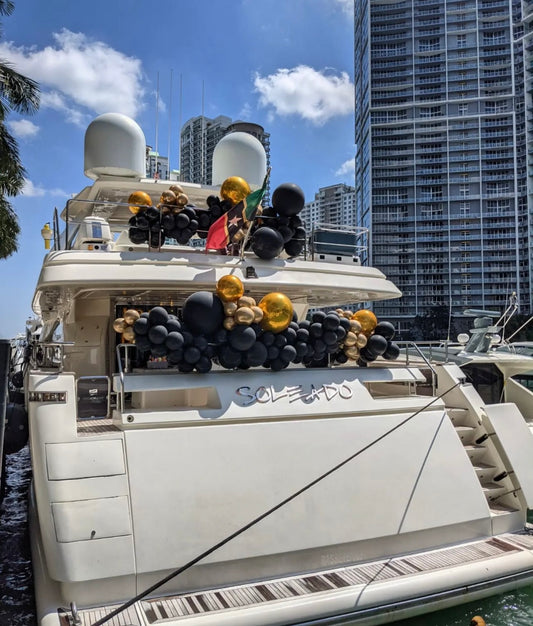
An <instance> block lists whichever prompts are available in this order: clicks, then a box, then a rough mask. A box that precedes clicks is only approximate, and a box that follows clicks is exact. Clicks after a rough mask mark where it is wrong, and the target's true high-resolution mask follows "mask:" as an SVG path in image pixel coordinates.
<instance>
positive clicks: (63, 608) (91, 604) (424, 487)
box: [23, 114, 533, 626]
mask: <svg viewBox="0 0 533 626" xmlns="http://www.w3.org/2000/svg"><path fill="white" fill-rule="evenodd" d="M144 158H145V141H144V135H143V134H142V131H141V129H140V128H139V127H138V126H137V124H136V123H135V122H133V121H132V120H130V119H128V118H126V117H124V116H121V115H118V114H104V115H103V116H100V117H99V118H97V119H96V120H94V121H93V122H92V123H91V125H90V126H89V128H88V129H87V132H86V136H85V171H86V174H87V175H88V176H89V177H90V178H91V179H92V180H93V182H92V184H90V185H89V186H87V187H86V188H85V189H83V190H82V191H81V192H80V193H79V194H78V195H77V196H76V197H74V198H73V199H71V200H69V201H68V203H67V206H66V207H65V209H64V211H63V212H62V214H61V218H62V219H63V220H64V223H65V227H64V230H63V231H62V232H60V228H59V216H58V215H57V214H54V216H53V219H52V220H51V226H49V227H45V228H44V229H43V236H44V237H45V241H46V242H47V244H48V245H49V246H50V249H49V250H48V252H47V254H46V256H45V258H44V261H43V264H42V269H41V272H40V275H39V278H38V281H37V285H36V289H35V295H34V299H33V310H34V312H35V315H36V316H37V317H38V318H39V320H40V333H39V336H38V337H37V338H35V339H34V340H33V341H32V343H31V349H30V350H29V362H28V363H27V366H26V367H25V368H24V372H25V378H24V385H23V387H24V395H25V403H26V408H27V412H28V419H29V430H30V439H29V445H30V449H31V459H32V466H33V482H32V487H31V494H30V511H29V523H30V535H31V544H32V559H33V569H34V580H35V594H36V605H37V618H38V623H39V625H40V626H73V625H78V626H79V625H83V626H99V625H100V624H113V625H118V624H123V625H130V626H133V625H135V626H148V625H156V626H158V625H160V626H189V625H190V626H209V625H215V624H216V625H217V626H223V625H225V624H228V625H229V624H231V625H232V626H273V625H276V626H285V625H286V626H288V625H289V624H290V625H293V626H294V625H300V626H303V625H304V624H305V625H311V624H316V625H318V624H320V625H326V624H360V625H363V624H364V625H367V626H368V625H375V624H386V623H391V622H394V621H396V620H399V619H403V618H406V617H410V616H415V615H419V614H422V613H428V612H430V611H433V610H439V609H442V608H445V607H448V606H452V605H456V604H460V603H464V602H469V601H472V600H478V599H480V598H484V597H487V596H490V595H492V594H496V593H500V592H504V591H506V590H509V589H515V588H517V587H518V586H521V585H526V584H531V581H532V580H533V534H531V532H530V529H529V526H528V520H527V513H528V508H533V474H532V472H531V458H533V437H532V435H531V433H530V432H529V430H528V428H527V425H526V423H525V420H524V416H523V415H522V414H521V412H520V410H519V408H518V407H517V406H516V404H513V403H512V402H504V403H501V402H497V403H493V402H486V401H485V400H483V399H482V397H481V396H480V394H479V393H478V392H477V391H476V389H475V388H474V386H473V385H472V384H471V383H470V382H469V381H468V380H467V377H466V375H465V372H464V371H463V370H462V369H461V368H460V367H459V366H458V365H457V364H455V363H452V362H442V363H436V364H434V365H432V366H431V367H432V369H431V374H430V375H428V374H427V368H426V367H425V365H424V368H421V367H418V366H416V365H413V364H405V363H400V362H398V361H395V360H394V357H395V356H396V354H397V353H396V352H395V350H394V349H392V350H389V357H390V358H384V357H385V356H386V354H387V353H386V352H383V350H382V351H381V353H382V354H383V356H380V357H379V358H377V359H376V360H374V361H373V362H372V363H370V364H368V362H365V361H364V359H361V358H360V357H359V358H357V352H358V351H357V349H353V348H355V347H356V346H355V344H354V343H353V341H350V342H348V341H347V339H346V338H347V337H348V334H349V332H351V330H350V329H352V330H354V333H352V334H354V335H355V330H358V331H361V332H360V333H359V334H357V335H356V336H357V341H358V342H359V343H358V344H357V346H359V347H361V348H364V347H365V346H362V344H364V343H365V342H367V341H368V342H370V341H371V337H372V336H374V337H376V336H378V335H377V326H375V325H372V324H371V325H370V327H368V328H367V330H366V334H365V333H364V332H363V331H364V324H362V323H359V327H358V329H357V324H353V323H352V322H353V321H354V320H355V321H356V322H357V319H358V318H357V317H356V315H357V313H358V311H359V310H361V311H363V312H364V315H363V318H364V319H363V321H364V320H371V317H372V314H371V312H369V311H368V307H367V306H366V305H365V303H368V302H372V301H378V300H383V299H391V298H398V297H400V296H401V293H400V291H399V290H398V289H397V288H396V287H395V285H393V284H392V283H391V282H390V281H389V280H387V278H386V277H385V276H384V275H383V273H382V272H380V271H379V270H378V269H376V268H373V267H365V266H363V265H361V263H360V262H359V257H358V255H357V254H347V253H346V252H347V251H346V249H345V248H346V246H347V241H346V238H345V237H344V238H343V243H342V245H343V250H342V253H341V254H337V255H336V254H335V253H333V254H330V252H331V250H329V249H325V250H324V249H321V248H320V247H318V248H317V247H316V246H314V242H313V240H312V238H311V241H310V242H308V241H306V242H305V246H304V248H303V250H302V251H301V254H297V255H288V254H286V253H280V254H278V255H276V256H274V257H273V258H265V256H267V255H265V254H263V253H262V252H260V250H259V248H256V250H255V251H254V247H253V245H252V246H249V245H248V246H247V245H244V243H243V245H241V247H240V249H239V250H237V253H236V254H222V253H220V250H219V251H218V252H216V251H215V252H213V251H212V250H209V249H208V250H206V249H204V248H202V247H201V246H200V245H198V244H201V243H202V240H199V239H197V238H194V237H193V238H191V240H190V241H189V242H187V243H184V244H181V243H178V241H177V240H176V239H175V238H172V237H171V238H164V240H163V241H162V242H161V241H159V243H158V242H156V245H152V244H153V243H154V242H153V240H150V241H149V242H144V243H143V242H140V243H139V242H138V243H134V242H133V239H135V240H136V241H138V238H137V236H133V235H134V233H132V230H131V229H132V220H133V218H132V210H131V209H130V207H131V206H132V204H131V200H130V198H131V197H132V193H138V192H143V193H144V194H148V196H150V201H151V203H152V204H153V206H154V207H155V205H156V204H157V203H160V201H161V198H162V197H163V191H165V190H167V189H169V187H170V186H171V183H170V182H169V181H161V180H146V179H144V178H143V177H144ZM245 161H246V162H247V159H246V160H245ZM226 165H229V166H231V163H229V164H226ZM230 169H231V168H230ZM233 174H235V175H238V176H242V173H241V172H240V170H239V171H235V172H233ZM180 185H181V190H182V192H184V194H185V195H186V196H187V202H188V204H187V206H189V207H196V209H195V210H197V211H198V210H202V209H203V210H207V209H208V207H209V206H210V203H212V202H213V199H212V196H214V195H216V194H218V193H219V190H218V188H211V187H202V186H199V185H193V184H187V183H180ZM258 185H259V184H257V185H256V186H258ZM250 188H251V187H250ZM274 194H275V192H274ZM137 197H138V196H137ZM210 198H211V199H210ZM273 198H274V196H273ZM146 206H148V205H146ZM133 208H134V210H135V207H133ZM137 208H138V207H137ZM161 210H162V209H161ZM183 210H185V209H183ZM267 213H268V211H267V210H266V209H265V211H264V212H263V215H266V214H267ZM270 213H272V212H270ZM133 222H135V220H133ZM210 228H211V226H210ZM250 231H251V229H249V230H248V231H247V235H248V234H249V233H250ZM251 237H254V235H253V233H252V234H251ZM251 237H250V238H248V242H250V240H251ZM306 239H307V235H306ZM329 240H330V239H329V238H328V237H327V236H326V237H325V238H322V239H320V237H318V241H319V242H320V243H321V245H323V243H324V241H326V242H328V241H329ZM246 241H247V237H246V236H245V238H244V242H246ZM194 244H196V245H194ZM257 252H260V254H258V253H257ZM261 254H262V256H261ZM228 277H229V278H228ZM221 285H222V286H224V288H222V287H221ZM240 285H242V293H243V294H244V295H239V302H240V299H241V298H245V300H244V302H245V304H246V305H247V306H248V308H250V309H251V310H253V312H254V320H255V322H254V324H255V330H254V332H256V336H257V338H258V339H257V341H259V339H263V340H264V341H265V342H266V339H265V336H266V334H267V333H270V335H268V337H269V339H268V342H271V341H274V342H275V343H274V344H272V343H269V346H272V345H274V347H276V348H277V349H280V350H283V349H284V348H282V346H286V345H287V343H290V335H291V333H290V332H289V330H292V332H293V333H296V335H297V336H298V337H299V338H300V340H299V341H300V343H305V341H303V340H302V337H303V338H304V339H305V337H310V336H311V335H312V333H313V332H314V331H310V330H309V329H310V326H311V325H313V324H318V325H320V324H321V323H322V325H323V326H324V324H326V322H325V321H324V319H325V318H324V315H320V314H319V313H317V312H316V310H317V309H322V310H324V309H326V310H329V311H333V313H328V314H327V315H326V317H327V318H328V319H329V322H328V324H329V323H330V322H331V323H333V322H335V317H336V318H337V321H336V322H335V324H337V325H336V328H337V331H336V332H337V338H338V339H339V342H340V343H339V346H341V345H344V348H343V350H344V352H343V354H345V357H344V358H341V357H342V354H340V352H338V353H337V354H336V359H335V358H333V357H334V356H335V354H334V350H335V349H336V348H334V349H332V350H329V348H328V351H327V354H326V357H327V358H325V359H317V360H315V361H313V360H312V358H311V357H310V356H309V355H310V353H311V352H312V351H311V352H309V351H308V352H306V353H305V354H304V353H303V352H301V350H300V348H301V346H300V347H298V350H299V351H298V353H297V357H295V358H293V359H292V362H291V363H290V364H289V365H288V363H287V361H283V360H282V359H281V357H280V358H279V359H278V358H277V356H276V355H277V354H278V353H277V352H276V350H274V351H270V350H267V352H268V358H267V360H266V361H264V362H263V365H262V366H261V365H259V366H258V365H257V362H258V360H260V359H258V358H257V354H258V351H257V350H255V351H253V358H252V349H251V348H250V349H248V348H247V347H243V346H244V345H245V344H244V343H241V344H239V345H237V344H236V343H235V344H232V346H233V351H232V350H226V351H224V350H223V349H222V348H221V346H223V345H225V344H224V341H227V338H228V333H229V334H231V333H232V332H233V330H234V328H236V325H235V319H234V320H233V321H232V320H230V321H229V322H228V321H227V317H229V316H230V315H232V314H233V313H232V310H233V311H234V309H235V308H236V306H237V305H235V301H234V300H233V299H232V298H233V297H234V296H232V291H231V289H233V288H234V287H236V288H237V291H239V289H240ZM226 287H228V289H227V290H226ZM198 294H200V295H198ZM219 296H220V297H219ZM217 298H218V300H217ZM224 298H226V300H225V301H224V304H221V303H222V300H223V299H224ZM253 302H255V303H256V304H255V305H254V304H253ZM191 303H194V306H192V305H191ZM228 303H229V305H228ZM288 303H290V304H288ZM278 304H279V305H280V306H279V307H278ZM234 305H235V306H234ZM270 305H272V307H271V308H269V307H270ZM274 305H275V306H274ZM221 306H222V307H223V309H224V315H225V316H226V317H224V321H223V324H222V325H221V324H220V321H221V318H220V307H221ZM238 306H240V305H238ZM276 307H278V308H276ZM258 308H259V309H260V312H258V311H257V310H256V309H258ZM287 310H289V313H290V315H289V318H287ZM310 310H313V311H315V313H312V317H311V320H307V324H306V323H305V321H306V318H307V317H308V315H310V314H309V311H310ZM206 311H207V314H206ZM280 311H281V314H280V315H281V317H279V315H278V313H280ZM350 311H352V312H353V315H352V314H351V313H350ZM246 314H247V312H246ZM256 314H257V317H255V315H256ZM243 315H244V314H243ZM261 315H263V318H262V319H260V318H261ZM365 316H366V317H365ZM341 318H342V319H344V320H348V322H349V323H348V329H346V328H344V327H345V326H346V323H345V322H344V323H343V324H340V323H339V320H341ZM265 319H266V322H267V323H266V324H265V323H264V322H265ZM128 320H129V321H128ZM139 320H144V321H142V322H139ZM257 320H260V322H259V321H257ZM137 322H138V323H137ZM152 322H154V324H152V326H150V329H151V330H152V334H151V337H152V339H154V341H155V343H156V344H157V342H159V344H158V345H160V346H162V344H161V343H160V342H161V333H163V334H165V333H166V332H167V331H168V328H167V330H164V329H163V330H162V329H159V330H157V331H155V330H153V329H154V328H156V327H157V326H164V325H165V324H168V325H169V327H172V328H174V329H176V328H181V329H182V331H183V329H184V328H185V326H186V325H188V327H189V328H192V327H195V326H198V325H202V324H204V325H206V327H209V328H208V331H206V336H208V341H206V340H205V337H204V338H203V339H202V338H201V337H200V338H198V334H197V336H196V338H194V339H191V337H192V333H189V336H188V341H189V342H191V341H193V344H190V343H189V346H191V345H193V347H194V348H195V349H197V350H198V351H201V350H203V351H204V352H203V356H204V357H205V359H204V360H203V361H199V360H196V361H195V360H194V359H196V358H197V356H198V355H197V354H194V359H193V352H194V351H192V352H190V353H189V358H188V360H186V361H183V360H182V359H181V357H180V358H178V357H176V354H175V353H177V352H179V349H177V348H176V346H175V345H174V346H172V352H170V353H165V350H166V348H165V347H162V348H158V349H152V348H151V349H150V351H149V352H148V353H146V351H144V352H143V350H144V349H145V347H146V339H144V340H141V337H142V336H144V337H145V338H146V334H144V335H143V332H144V333H146V328H147V325H148V326H149V325H150V324H151V323H152ZM382 322H386V320H383V321H381V320H379V321H376V323H378V324H379V323H382ZM286 324H289V326H286ZM291 324H292V326H291ZM335 324H334V325H335ZM237 325H239V324H237ZM128 326H129V327H130V328H129V329H128V328H127V327H128ZM143 326H144V331H143ZM282 327H283V328H284V330H281V328H282ZM340 327H342V328H344V331H346V332H344V331H339V330H338V329H339V328H340ZM131 328H133V331H132V330H131ZM165 328H166V327H165ZM248 328H254V326H253V325H250V326H249V327H248ZM296 329H298V330H296ZM302 329H303V330H306V331H307V335H306V333H304V332H301V331H302ZM389 330H390V328H389ZM172 332H175V333H176V334H180V333H179V332H178V331H172ZM172 332H169V333H168V336H170V334H172ZM317 332H318V331H317ZM320 332H322V331H320ZM343 332H344V334H343ZM132 333H133V334H132ZM283 333H285V335H284V336H283V337H282V335H283ZM298 333H299V334H298ZM372 333H374V334H372ZM58 334H60V335H61V338H60V339H58ZM237 334H239V333H237ZM361 334H365V338H364V339H361ZM181 335H182V339H183V338H184V336H185V332H182V333H181ZM241 335H243V336H244V335H246V340H248V335H249V333H247V334H246V333H245V332H244V331H243V332H242V333H241ZM271 335H273V336H274V338H273V337H272V336H271ZM165 336H166V335H165ZM235 336H237V335H232V337H235ZM342 337H344V339H343V340H342V341H345V344H342V342H341V338H342ZM379 337H381V338H378V339H377V340H376V341H375V342H374V343H376V345H377V344H383V341H385V343H387V345H388V346H390V343H388V342H390V341H391V339H390V334H389V339H386V338H385V336H384V335H383V336H379ZM174 338H175V339H176V335H174ZM324 339H325V335H324ZM165 341H167V340H166V339H165ZM176 341H177V339H176ZM328 341H329V339H328ZM334 341H335V340H334ZM268 342H267V343H268ZM178 343H179V342H178ZM348 343H349V344H351V345H349V346H348ZM165 345H166V344H165ZM169 345H170V343H169V344H168V345H167V347H168V346H169ZM246 345H248V344H246ZM263 345H264V346H266V343H265V344H263ZM296 345H297V346H298V344H296ZM317 345H318V344H317ZM327 345H328V346H330V345H333V343H331V342H329V343H327ZM143 346H144V348H143ZM235 346H237V348H235ZM239 346H240V355H239V356H238V359H240V360H237V361H235V360H233V357H234V356H235V354H234V353H235V352H239ZM169 349H170V348H169ZM265 349H266V348H265ZM261 350H263V349H261ZM341 351H342V350H341ZM259 352H260V351H259ZM263 352H264V350H263ZM294 352H295V350H294V351H291V350H288V351H286V353H287V354H288V355H289V356H291V355H294ZM165 354H166V355H165ZM180 354H181V353H180ZM360 354H362V349H361V353H360ZM172 355H174V357H172ZM280 359H281V360H280ZM310 359H311V360H310ZM193 361H194V363H196V365H195V366H194V367H191V365H192V364H193V363H192V362H193ZM184 363H185V364H184ZM428 388H429V391H428ZM476 442H477V443H476Z"/></svg>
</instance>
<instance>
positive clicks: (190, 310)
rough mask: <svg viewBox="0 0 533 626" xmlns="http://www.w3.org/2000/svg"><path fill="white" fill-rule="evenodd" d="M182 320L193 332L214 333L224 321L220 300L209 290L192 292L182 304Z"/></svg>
mask: <svg viewBox="0 0 533 626" xmlns="http://www.w3.org/2000/svg"><path fill="white" fill-rule="evenodd" d="M183 321H184V322H185V324H187V327H188V328H190V329H191V330H192V331H193V332H194V333H198V334H206V335H210V334H211V333H214V332H215V331H216V330H217V329H218V328H219V327H220V326H222V322H223V321H224V306H223V305H222V301H221V300H220V298H219V297H218V296H216V295H214V294H212V293H211V292H209V291H197V292H196V293H193V294H192V295H190V296H189V297H188V298H187V299H186V300H185V302H184V304H183Z"/></svg>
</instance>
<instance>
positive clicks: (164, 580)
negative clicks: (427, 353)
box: [91, 381, 461, 626]
mask: <svg viewBox="0 0 533 626" xmlns="http://www.w3.org/2000/svg"><path fill="white" fill-rule="evenodd" d="M460 384H461V381H459V382H457V383H455V385H453V386H452V387H450V388H449V389H447V390H446V391H445V392H443V393H441V394H440V396H436V397H435V398H433V400H431V402H428V404H426V405H425V406H423V407H422V408H420V409H418V411H415V412H414V413H412V414H411V415H410V416H409V417H406V418H405V419H404V420H403V421H402V422H400V423H399V424H396V426H393V427H392V428H391V429H390V430H388V431H387V432H385V433H383V435H380V436H379V437H378V438H377V439H374V441H371V442H370V443H368V444H367V445H366V446H364V447H363V448H361V449H360V450H358V451H357V452H354V454H352V455H350V456H349V457H348V458H346V459H344V461H341V462H340V463H338V464H337V465H335V466H334V467H332V468H331V469H329V470H328V471H327V472H324V473H323V474H321V475H320V476H319V477H318V478H315V479H314V480H313V481H311V482H310V483H307V485H305V486H304V487H302V488H301V489H299V490H298V491H295V492H294V493H293V494H292V495H290V496H288V497H287V498H285V499H284V500H282V501H281V502H279V503H278V504H276V505H275V506H273V507H272V508H270V509H268V511H265V512H264V513H262V514H261V515H259V516H258V517H256V518H255V519H253V520H252V521H251V522H248V523H247V524H245V525H244V526H241V528H239V529H238V530H236V531H235V532H233V533H231V535H228V536H227V537H225V538H224V539H222V540H221V541H219V542H218V543H216V544H215V545H214V546H211V547H210V548H208V549H207V550H205V551H204V552H202V553H201V554H199V555H198V556H196V557H194V559H192V560H190V561H189V562H188V563H186V564H185V565H182V566H181V567H179V568H178V569H176V570H174V571H173V572H171V573H170V574H168V575H167V576H165V578H162V579H161V580H160V581H159V582H157V583H155V584H153V585H152V586H151V587H149V588H148V589H145V590H144V591H143V592H142V593H140V594H139V595H137V596H135V597H134V598H132V599H131V600H128V601H127V602H125V603H124V604H122V605H121V606H119V607H118V608H116V609H114V610H113V611H111V613H109V614H108V615H106V616H104V617H102V618H100V619H99V620H98V621H96V622H93V624H91V626H101V625H102V624H105V623H106V622H107V621H109V620H110V619H112V618H113V617H116V616H117V615H118V614H119V613H122V611H125V610H126V609H129V607H130V606H132V605H134V604H135V603H136V602H138V601H139V600H142V599H143V598H145V597H146V596H147V595H149V594H151V593H152V592H153V591H155V590H156V589H159V587H162V586H163V585H164V584H166V583H167V582H168V581H169V580H172V579H173V578H175V577H176V576H179V575H180V574H182V573H183V572H185V571H186V570H188V569H190V568H191V567H192V566H193V565H196V563H198V561H201V560H202V559H204V558H205V557H206V556H209V555H210V554H212V553H213V552H215V551H216V550H218V549H219V548H222V546H225V545H226V544H227V543H229V542H230V541H232V540H233V539H235V538H236V537H238V536H239V535H241V534H242V533H243V532H245V531H247V530H248V529H250V528H252V526H255V525H256V524H258V523H259V522H260V521H262V520H263V519H265V517H268V516H269V515H271V514H272V513H274V512H275V511H277V510H278V509H280V508H281V507H283V506H285V505H286V504H288V503H289V502H291V501H292V500H294V499H295V498H297V497H298V496H300V495H301V494H302V493H304V492H305V491H307V490H308V489H311V487H314V486H315V485H316V484H317V483H319V482H320V481H322V480H324V478H327V477H328V476H330V475H331V474H333V473H334V472H336V471H337V470H339V469H340V468H341V467H343V466H344V465H346V464H347V463H349V462H350V461H352V460H353V459H355V458H356V457H357V456H359V455H360V454H362V453H363V452H365V451H366V450H368V449H369V448H371V447H372V446H374V445H375V444H376V443H378V442H379V441H381V440H382V439H385V437H388V436H389V435H390V434H391V433H393V432H394V431H395V430H398V428H401V427H402V426H403V425H404V424H406V423H407V422H408V421H409V420H412V419H413V417H416V416H417V415H418V414H419V413H421V412H422V411H425V410H426V409H427V408H428V407H430V406H431V405H432V404H433V403H434V402H436V401H437V400H440V399H441V398H442V397H444V396H445V395H446V394H447V393H449V392H450V391H452V389H455V387H457V386H458V385H460Z"/></svg>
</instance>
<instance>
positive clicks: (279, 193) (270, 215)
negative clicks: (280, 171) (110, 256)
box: [128, 176, 306, 260]
mask: <svg viewBox="0 0 533 626" xmlns="http://www.w3.org/2000/svg"><path fill="white" fill-rule="evenodd" d="M249 193H250V186H249V185H248V183H247V182H246V181H245V180H244V179H243V178H240V177H239V176H231V177H230V178H227V179H226V180H225V181H224V182H223V183H222V185H221V187H220V196H221V197H219V196H216V195H211V196H209V197H208V198H207V200H206V204H207V208H202V207H197V206H193V205H191V204H189V199H188V197H187V195H186V194H185V193H184V191H183V189H182V187H181V186H180V185H171V186H170V187H169V189H168V190H164V191H162V192H161V195H160V198H159V203H158V204H157V206H155V207H154V206H152V200H151V198H150V196H149V195H148V194H147V193H146V192H144V191H134V192H133V193H132V194H130V196H129V198H128V205H129V209H130V211H131V213H132V214H133V215H132V217H131V218H130V220H129V222H128V224H129V231H128V235H129V238H130V241H131V242H132V243H134V244H144V243H148V244H149V246H150V247H151V248H158V249H159V248H161V247H162V246H163V245H164V244H165V240H166V239H167V238H171V239H175V240H176V241H177V242H178V243H179V244H181V245H186V244H187V243H188V242H189V240H190V239H191V237H193V236H194V235H195V234H197V235H198V237H201V238H205V237H207V233H208V231H209V229H210V227H211V226H212V225H213V224H214V223H215V222H216V221H217V220H218V219H219V218H220V217H221V216H222V215H223V214H224V213H227V212H228V211H229V210H230V209H231V208H232V207H233V206H234V205H235V204H237V203H238V202H240V201H241V200H243V199H244V198H246V196H247V195H248V194H249ZM221 198H222V199H221ZM304 204H305V197H304V193H303V191H302V190H301V189H300V187H298V185H295V184H294V183H283V184H281V185H279V186H278V187H277V188H276V189H275V190H274V193H273V195H272V206H269V207H266V208H264V209H263V210H262V211H260V217H258V219H257V220H255V221H254V223H253V225H252V230H251V231H250V235H251V236H250V239H249V242H248V248H250V249H251V250H252V252H253V253H254V254H255V255H256V256H258V257H259V258H261V259H266V260H270V259H274V258H276V257H278V256H279V255H280V254H281V253H282V252H283V251H285V253H286V254H287V255H288V256H289V257H295V256H298V255H299V254H301V253H302V251H303V249H304V247H305V240H306V232H305V228H304V226H303V222H302V220H301V218H300V217H299V215H298V214H299V213H300V211H301V210H302V209H303V207H304ZM258 214H259V213H258Z"/></svg>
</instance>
